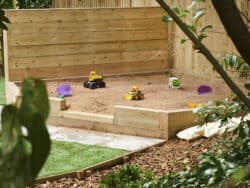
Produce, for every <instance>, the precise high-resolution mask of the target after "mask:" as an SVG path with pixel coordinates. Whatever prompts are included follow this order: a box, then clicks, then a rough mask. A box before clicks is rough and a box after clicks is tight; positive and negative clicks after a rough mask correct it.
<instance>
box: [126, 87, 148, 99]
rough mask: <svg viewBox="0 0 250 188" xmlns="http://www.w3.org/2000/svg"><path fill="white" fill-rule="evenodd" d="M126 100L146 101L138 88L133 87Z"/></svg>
mask: <svg viewBox="0 0 250 188" xmlns="http://www.w3.org/2000/svg"><path fill="white" fill-rule="evenodd" d="M124 98H125V99H128V100H142V99H144V94H143V93H142V92H141V91H140V89H139V87H138V86H133V87H132V90H131V91H130V92H128V93H127V94H126V95H124Z"/></svg>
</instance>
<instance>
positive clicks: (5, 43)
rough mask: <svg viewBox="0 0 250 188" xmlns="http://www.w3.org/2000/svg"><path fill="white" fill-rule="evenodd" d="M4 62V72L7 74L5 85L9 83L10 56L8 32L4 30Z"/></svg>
mask: <svg viewBox="0 0 250 188" xmlns="http://www.w3.org/2000/svg"><path fill="white" fill-rule="evenodd" d="M3 53H4V55H3V58H4V59H3V61H4V72H5V75H4V77H5V83H7V82H8V81H9V55H8V32H7V31H6V30H3Z"/></svg>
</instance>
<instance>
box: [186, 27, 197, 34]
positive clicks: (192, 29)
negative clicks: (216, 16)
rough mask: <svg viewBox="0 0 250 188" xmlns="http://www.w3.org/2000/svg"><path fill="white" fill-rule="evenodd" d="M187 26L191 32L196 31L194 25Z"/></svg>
mask: <svg viewBox="0 0 250 188" xmlns="http://www.w3.org/2000/svg"><path fill="white" fill-rule="evenodd" d="M187 27H188V28H189V29H190V30H191V31H192V32H193V33H196V31H197V30H196V27H195V25H187Z"/></svg>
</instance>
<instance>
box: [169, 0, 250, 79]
mask: <svg viewBox="0 0 250 188" xmlns="http://www.w3.org/2000/svg"><path fill="white" fill-rule="evenodd" d="M190 3H191V1H190V0H189V1H181V7H188V5H190ZM201 5H203V6H204V8H206V12H207V15H205V16H204V17H203V18H201V20H200V25H203V26H205V25H212V26H213V29H211V30H209V32H208V38H206V39H204V44H205V45H206V46H207V47H208V49H209V50H210V51H211V52H212V54H213V55H214V56H215V57H218V56H220V55H222V54H238V51H237V50H236V48H235V47H234V44H233V43H232V41H231V39H230V38H229V36H228V35H227V33H226V31H225V29H224V27H223V25H222V23H221V21H220V19H219V17H218V15H217V13H216V11H215V9H214V8H213V5H212V3H211V0H209V1H206V3H204V4H201ZM240 6H242V5H240ZM244 8H246V6H245V7H244ZM249 8H250V6H249ZM249 8H248V10H250V9H249ZM245 12H247V11H245ZM248 12H249V11H248ZM186 21H188V20H186ZM169 37H170V38H174V40H175V41H174V46H175V48H174V68H175V69H176V70H177V72H181V73H184V74H195V75H201V76H209V77H210V76H212V77H217V76H218V74H217V72H216V71H214V70H213V67H212V65H211V64H210V62H209V61H208V60H207V59H206V58H205V57H204V56H203V55H202V54H199V53H196V52H195V51H194V49H193V47H192V43H191V42H190V41H187V42H186V43H185V44H181V42H180V41H181V39H186V38H187V37H186V36H185V34H184V33H183V32H182V31H181V30H180V29H179V28H178V26H176V28H175V30H174V32H173V33H171V35H170V36H169Z"/></svg>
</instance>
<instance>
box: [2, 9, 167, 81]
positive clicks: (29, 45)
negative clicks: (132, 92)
mask: <svg viewBox="0 0 250 188" xmlns="http://www.w3.org/2000/svg"><path fill="white" fill-rule="evenodd" d="M6 14H7V16H8V18H9V19H10V21H11V24H9V30H8V31H7V32H4V44H5V45H4V51H5V53H4V54H5V70H6V79H7V80H12V81H16V80H22V79H23V78H24V77H25V76H35V77H40V78H63V77H75V76H85V75H87V74H88V73H89V71H91V70H96V71H98V72H100V73H103V74H116V73H133V72H145V71H163V70H166V69H168V68H169V66H170V64H169V62H168V51H170V50H169V46H168V29H167V25H166V24H165V23H163V22H162V21H161V17H162V14H163V11H162V9H160V8H132V9H130V8H126V9H47V10H10V11H6ZM170 49H171V48H170Z"/></svg>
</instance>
